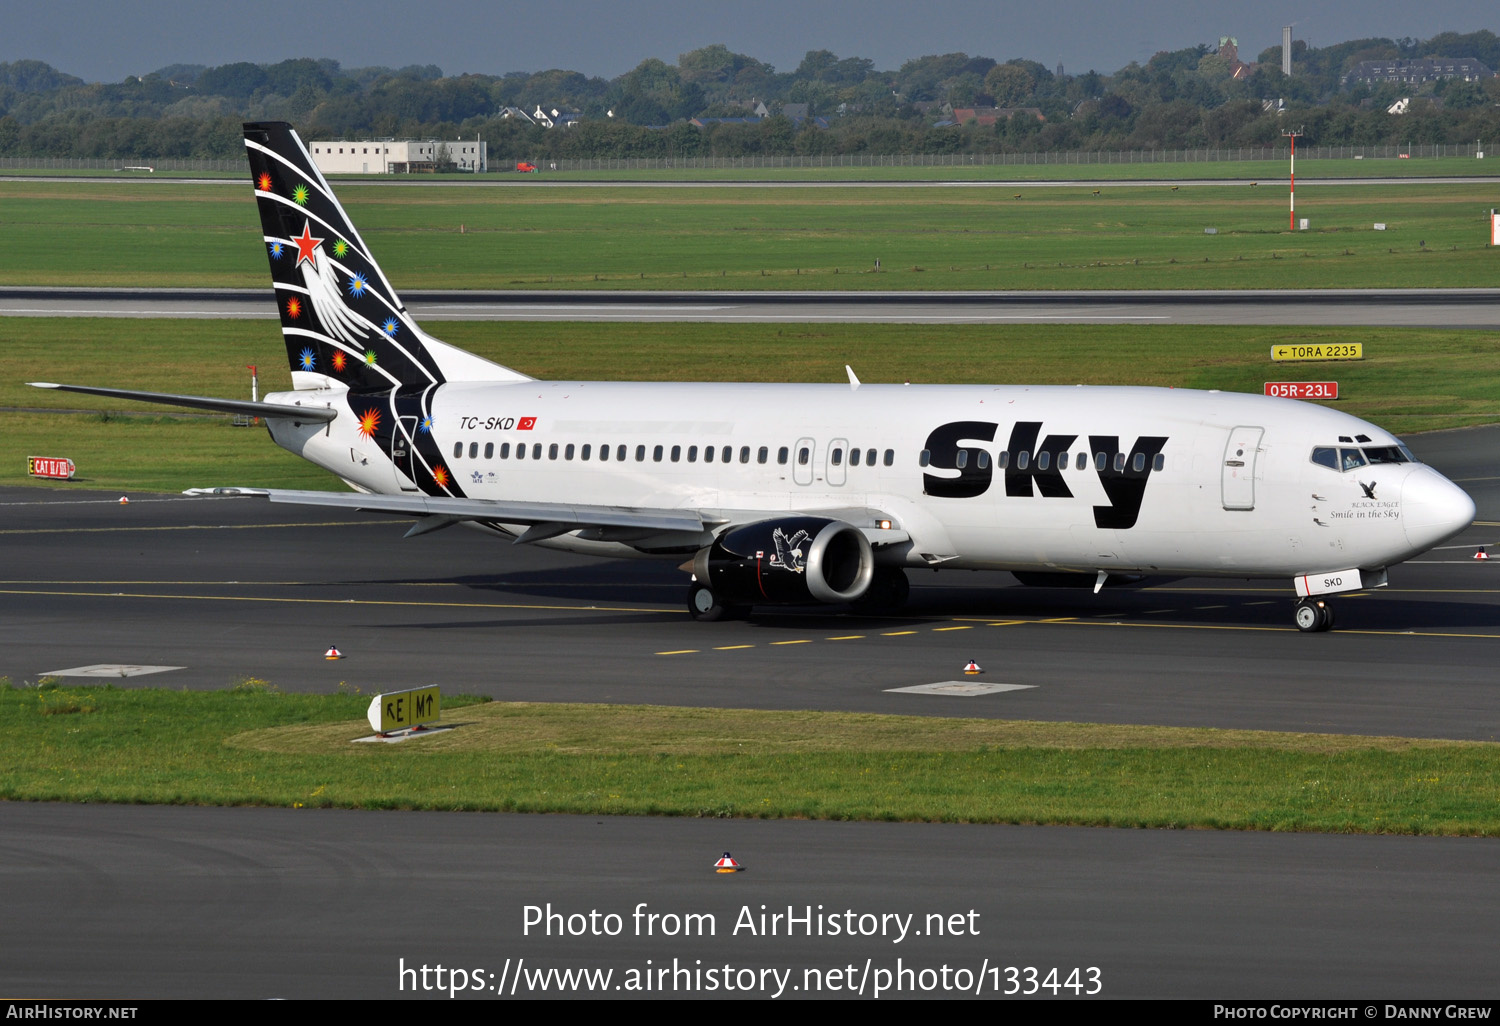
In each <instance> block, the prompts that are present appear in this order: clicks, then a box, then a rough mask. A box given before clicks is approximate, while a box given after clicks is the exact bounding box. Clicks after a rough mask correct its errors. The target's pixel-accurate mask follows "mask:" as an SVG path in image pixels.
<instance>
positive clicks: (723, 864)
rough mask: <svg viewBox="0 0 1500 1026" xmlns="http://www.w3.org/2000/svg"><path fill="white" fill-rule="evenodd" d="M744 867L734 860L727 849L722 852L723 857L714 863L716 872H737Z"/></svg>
mask: <svg viewBox="0 0 1500 1026" xmlns="http://www.w3.org/2000/svg"><path fill="white" fill-rule="evenodd" d="M744 868H745V867H744V866H742V865H740V864H739V863H738V862H736V861H735V860H734V856H733V855H730V854H729V852H727V851H726V852H725V853H724V857H723V858H721V859H719V861H717V862H715V863H714V872H716V873H738V872H740V871H741V870H743V869H744Z"/></svg>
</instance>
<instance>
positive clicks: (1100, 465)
mask: <svg viewBox="0 0 1500 1026" xmlns="http://www.w3.org/2000/svg"><path fill="white" fill-rule="evenodd" d="M1094 469H1095V470H1099V471H1103V470H1107V469H1109V457H1108V456H1107V455H1105V454H1104V453H1102V452H1096V453H1094Z"/></svg>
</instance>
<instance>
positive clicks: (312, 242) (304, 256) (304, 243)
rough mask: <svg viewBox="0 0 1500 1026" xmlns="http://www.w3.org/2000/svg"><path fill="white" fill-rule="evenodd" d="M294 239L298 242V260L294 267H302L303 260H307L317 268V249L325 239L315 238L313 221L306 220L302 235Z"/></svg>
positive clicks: (314, 268)
mask: <svg viewBox="0 0 1500 1026" xmlns="http://www.w3.org/2000/svg"><path fill="white" fill-rule="evenodd" d="M292 241H293V242H295V243H296V244H297V262H296V263H295V264H293V265H292V267H293V268H294V269H295V268H298V267H301V266H302V261H304V260H306V261H307V262H308V263H310V264H312V265H313V270H317V267H318V254H317V249H318V247H319V246H321V245H322V244H323V240H322V239H315V238H313V233H312V222H311V221H307V222H305V223H304V224H303V225H302V235H301V237H294V238H293V239H292Z"/></svg>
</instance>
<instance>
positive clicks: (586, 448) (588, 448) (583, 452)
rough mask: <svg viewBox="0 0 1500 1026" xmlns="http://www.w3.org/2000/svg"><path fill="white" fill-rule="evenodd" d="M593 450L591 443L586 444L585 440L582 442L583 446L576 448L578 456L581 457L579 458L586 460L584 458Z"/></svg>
mask: <svg viewBox="0 0 1500 1026" xmlns="http://www.w3.org/2000/svg"><path fill="white" fill-rule="evenodd" d="M570 448H571V446H570ZM593 451H594V447H593V446H592V445H590V444H588V443H587V442H584V443H583V448H582V449H580V450H578V458H579V459H581V460H586V459H588V458H589V453H591V452H593Z"/></svg>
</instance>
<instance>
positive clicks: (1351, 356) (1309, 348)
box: [1271, 342, 1365, 360]
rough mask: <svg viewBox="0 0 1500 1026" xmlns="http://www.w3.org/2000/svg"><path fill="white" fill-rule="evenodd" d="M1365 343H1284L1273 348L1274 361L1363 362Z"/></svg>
mask: <svg viewBox="0 0 1500 1026" xmlns="http://www.w3.org/2000/svg"><path fill="white" fill-rule="evenodd" d="M1364 358H1365V344H1364V343H1363V342H1317V343H1312V344H1308V345H1301V344H1292V343H1282V344H1280V345H1274V346H1272V347H1271V359H1273V360H1363V359H1364Z"/></svg>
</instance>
